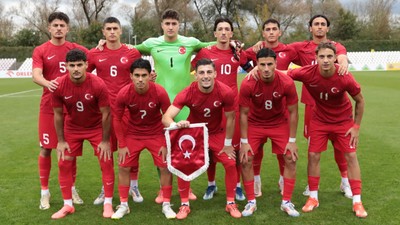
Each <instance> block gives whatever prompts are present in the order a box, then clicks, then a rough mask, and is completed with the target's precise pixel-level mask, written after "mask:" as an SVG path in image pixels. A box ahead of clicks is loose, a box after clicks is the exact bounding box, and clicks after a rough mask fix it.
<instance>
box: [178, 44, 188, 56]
mask: <svg viewBox="0 0 400 225" xmlns="http://www.w3.org/2000/svg"><path fill="white" fill-rule="evenodd" d="M178 52H179V54H182V55H183V54H185V53H186V48H185V46H181V47H179V49H178Z"/></svg>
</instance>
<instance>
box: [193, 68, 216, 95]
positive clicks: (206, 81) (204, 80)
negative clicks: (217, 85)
mask: <svg viewBox="0 0 400 225" xmlns="http://www.w3.org/2000/svg"><path fill="white" fill-rule="evenodd" d="M216 76H217V73H216V72H215V69H214V67H213V66H212V65H201V66H199V67H197V70H196V81H197V82H198V83H199V88H200V90H202V91H205V92H207V90H210V88H212V87H213V86H214V79H215V77H216Z"/></svg>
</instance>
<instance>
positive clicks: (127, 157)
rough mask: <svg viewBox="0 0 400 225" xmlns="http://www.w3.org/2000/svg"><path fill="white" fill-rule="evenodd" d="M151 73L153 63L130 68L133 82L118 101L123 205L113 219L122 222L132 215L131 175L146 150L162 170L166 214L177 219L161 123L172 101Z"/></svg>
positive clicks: (117, 115)
mask: <svg viewBox="0 0 400 225" xmlns="http://www.w3.org/2000/svg"><path fill="white" fill-rule="evenodd" d="M150 72H151V65H150V62H149V61H147V60H144V59H137V60H136V61H134V62H133V64H132V65H131V68H130V73H131V75H130V76H131V79H132V81H131V83H130V84H129V85H127V86H125V87H123V88H122V89H121V90H120V92H119V93H118V95H117V98H116V103H115V114H114V117H115V120H114V122H115V128H116V134H117V137H118V144H119V150H118V156H119V160H118V161H119V172H118V173H119V184H118V190H119V195H120V200H121V204H120V205H119V206H118V207H117V211H116V212H115V213H114V214H113V215H112V217H111V218H112V219H120V218H122V217H123V216H124V215H126V214H128V213H129V206H128V191H129V172H130V170H131V167H133V166H136V167H137V166H138V160H139V155H140V153H141V151H143V150H144V149H145V148H147V149H148V150H149V151H150V153H151V155H152V157H153V161H154V164H155V165H156V166H157V167H158V168H159V170H160V174H161V177H160V183H161V188H162V191H163V201H164V202H163V207H162V212H163V213H164V214H165V216H166V218H168V219H173V218H175V217H176V214H175V212H174V211H173V210H172V209H171V205H170V198H171V191H172V175H171V173H170V172H169V170H168V168H167V164H166V161H165V157H166V148H165V137H164V131H163V128H164V126H163V124H162V123H161V118H162V113H164V112H166V111H167V109H168V107H169V105H170V101H169V98H168V94H167V92H166V91H165V89H164V88H163V87H162V86H161V85H159V84H156V83H154V82H150ZM125 110H128V111H129V123H128V125H127V126H128V127H127V129H126V130H125V131H123V129H122V118H123V117H124V113H125Z"/></svg>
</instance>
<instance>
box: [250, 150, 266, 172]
mask: <svg viewBox="0 0 400 225" xmlns="http://www.w3.org/2000/svg"><path fill="white" fill-rule="evenodd" d="M263 157H264V150H263V149H262V148H260V149H258V151H257V153H256V154H255V155H254V158H253V171H254V176H259V175H260V173H261V162H262V159H263Z"/></svg>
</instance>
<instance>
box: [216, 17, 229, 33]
mask: <svg viewBox="0 0 400 225" xmlns="http://www.w3.org/2000/svg"><path fill="white" fill-rule="evenodd" d="M223 22H226V23H229V25H230V26H231V31H233V24H232V21H231V20H230V19H228V18H226V17H219V18H217V19H216V20H215V22H214V31H216V30H217V26H218V24H219V23H223Z"/></svg>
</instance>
